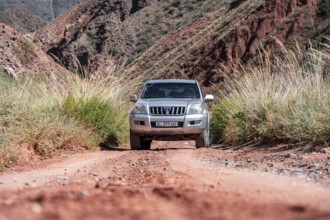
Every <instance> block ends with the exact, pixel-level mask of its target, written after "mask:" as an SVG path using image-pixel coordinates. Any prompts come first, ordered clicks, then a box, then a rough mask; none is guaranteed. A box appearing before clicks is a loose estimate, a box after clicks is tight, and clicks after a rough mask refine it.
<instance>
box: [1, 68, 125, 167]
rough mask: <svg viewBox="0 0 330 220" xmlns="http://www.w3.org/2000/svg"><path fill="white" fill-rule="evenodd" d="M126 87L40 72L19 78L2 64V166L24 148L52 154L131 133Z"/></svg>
mask: <svg viewBox="0 0 330 220" xmlns="http://www.w3.org/2000/svg"><path fill="white" fill-rule="evenodd" d="M124 89H125V88H124V87H123V86H120V85H119V84H118V81H116V80H115V79H110V78H107V79H103V78H102V79H81V78H79V77H78V76H74V75H67V76H56V77H55V76H54V75H52V74H51V75H49V76H42V77H41V76H37V77H30V78H28V79H21V80H19V81H16V80H14V79H13V78H11V77H10V76H9V75H7V74H6V73H5V72H4V70H3V68H0V116H1V117H0V170H2V169H4V168H5V167H8V166H11V165H12V164H17V163H20V162H21V161H22V158H21V156H20V154H21V152H22V151H24V152H26V151H29V152H33V153H34V154H36V155H38V156H41V157H42V158H45V157H52V156H54V155H57V154H59V153H60V152H62V151H68V150H69V151H71V150H77V149H79V148H80V147H83V148H86V149H92V148H93V147H95V146H97V145H100V144H103V146H105V147H109V146H114V145H118V144H121V143H124V142H126V141H127V139H128V137H127V136H128V122H127V114H128V109H127V107H126V105H125V104H124V103H123V102H121V98H120V95H121V94H122V93H123V91H124Z"/></svg>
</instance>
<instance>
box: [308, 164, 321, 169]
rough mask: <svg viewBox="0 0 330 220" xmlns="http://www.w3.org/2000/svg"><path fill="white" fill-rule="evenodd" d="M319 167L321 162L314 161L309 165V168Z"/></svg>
mask: <svg viewBox="0 0 330 220" xmlns="http://www.w3.org/2000/svg"><path fill="white" fill-rule="evenodd" d="M318 167H320V164H318V163H314V164H312V165H310V166H308V167H307V168H308V169H313V168H318Z"/></svg>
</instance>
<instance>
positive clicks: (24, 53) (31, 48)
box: [13, 40, 37, 64]
mask: <svg viewBox="0 0 330 220" xmlns="http://www.w3.org/2000/svg"><path fill="white" fill-rule="evenodd" d="M13 50H14V52H15V54H16V56H17V58H18V59H19V60H20V61H21V63H22V64H29V63H31V62H32V61H33V60H34V58H35V57H36V56H37V54H36V50H37V48H36V47H35V45H34V44H33V43H32V42H30V41H28V40H23V41H22V42H21V43H20V44H19V45H16V46H14V47H13Z"/></svg>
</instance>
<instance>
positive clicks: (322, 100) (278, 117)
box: [212, 45, 330, 144]
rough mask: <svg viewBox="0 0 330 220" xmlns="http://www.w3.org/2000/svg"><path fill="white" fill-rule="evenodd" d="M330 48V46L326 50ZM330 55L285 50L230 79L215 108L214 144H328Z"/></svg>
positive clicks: (329, 132)
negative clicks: (283, 142)
mask: <svg viewBox="0 0 330 220" xmlns="http://www.w3.org/2000/svg"><path fill="white" fill-rule="evenodd" d="M326 47H328V49H329V45H326ZM329 61H330V54H329V52H325V51H323V52H322V51H318V50H315V49H310V50H309V51H308V52H302V51H301V50H300V49H299V48H298V49H297V50H295V51H290V50H287V49H285V48H284V47H283V49H282V52H281V54H280V55H279V56H276V57H275V58H270V57H269V56H264V60H263V61H262V65H260V66H259V67H255V66H252V67H249V68H245V71H244V73H243V75H242V76H240V77H236V78H234V79H231V80H228V81H227V83H226V89H225V90H226V91H227V92H224V91H221V93H222V95H223V97H222V99H221V101H220V103H218V104H216V105H215V106H214V108H213V122H212V128H213V132H212V133H213V140H214V141H215V142H225V143H232V144H234V143H242V142H246V141H251V140H252V141H288V142H313V143H320V142H321V143H325V142H326V143H329V142H330V114H329V112H330V75H329V67H330V62H329Z"/></svg>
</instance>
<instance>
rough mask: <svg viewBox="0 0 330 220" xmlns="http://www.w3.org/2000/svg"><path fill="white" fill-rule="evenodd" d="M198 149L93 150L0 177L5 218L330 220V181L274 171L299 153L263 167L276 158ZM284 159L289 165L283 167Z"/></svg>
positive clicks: (184, 145)
mask: <svg viewBox="0 0 330 220" xmlns="http://www.w3.org/2000/svg"><path fill="white" fill-rule="evenodd" d="M192 146H193V143H191V142H179V144H175V145H173V144H169V143H166V142H158V143H155V144H153V147H152V148H153V150H150V151H130V150H127V149H117V150H116V149H114V150H109V151H98V152H86V153H80V154H75V155H71V156H67V157H65V158H58V159H53V160H47V161H42V162H40V163H39V164H38V165H37V166H36V167H26V168H21V169H20V170H19V171H13V170H12V171H9V172H7V173H4V174H2V175H0V220H2V219H50V220H51V219H79V220H82V219H157V220H161V219H330V186H329V184H328V182H327V181H328V180H329V179H330V178H328V176H324V175H323V176H320V177H319V179H317V178H314V180H311V179H310V178H308V176H304V175H303V174H304V173H305V172H304V170H303V171H302V172H301V174H299V175H296V176H292V175H282V174H278V173H276V172H273V171H274V170H277V169H278V168H279V167H280V166H283V164H285V163H286V162H290V161H296V160H299V159H298V158H296V159H293V157H294V156H297V155H291V156H286V155H287V152H284V153H283V151H281V153H277V152H275V153H273V155H271V156H272V158H275V159H274V160H273V163H272V165H270V164H269V162H267V163H266V165H267V167H270V168H269V170H264V167H263V166H262V164H265V161H266V159H267V158H268V157H269V154H267V155H262V156H259V157H258V156H257V155H256V153H255V152H252V153H251V152H250V153H249V152H245V153H244V155H245V156H239V155H241V154H242V152H240V151H232V150H219V149H198V150H196V149H194V148H193V147H192ZM251 155H254V156H251ZM283 155H284V157H283V158H287V159H288V161H286V159H284V160H283V161H282V163H279V164H277V163H276V158H277V156H278V158H282V156H283ZM298 156H299V155H298ZM328 156H329V155H328V154H326V153H323V154H317V155H315V157H313V158H312V160H313V161H315V160H318V161H321V162H322V161H323V162H325V163H328V162H329V161H327V160H328V159H329V157H328ZM242 158H243V159H242ZM262 158H263V159H262ZM242 160H244V161H246V163H242ZM240 161H241V162H240ZM274 161H275V162H274ZM290 163H291V162H290ZM234 164H235V165H234ZM244 164H245V165H246V166H245V165H244ZM250 164H251V165H250ZM240 165H243V167H242V166H240ZM322 166H323V165H322ZM306 169H307V168H306ZM282 170H283V169H282ZM288 170H289V169H288ZM266 171H267V172H266ZM289 171H290V170H289ZM289 171H288V172H287V173H289ZM294 172H295V171H294ZM321 173H322V172H321ZM323 173H324V172H323ZM315 180H317V181H315ZM321 180H322V181H321Z"/></svg>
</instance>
